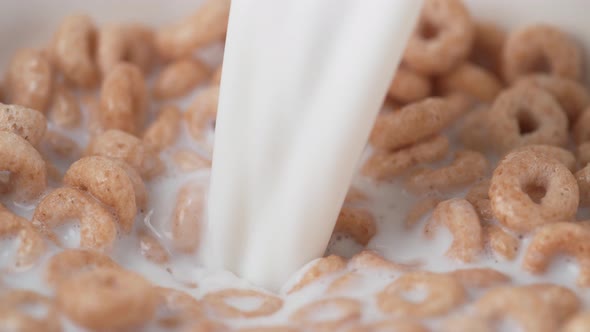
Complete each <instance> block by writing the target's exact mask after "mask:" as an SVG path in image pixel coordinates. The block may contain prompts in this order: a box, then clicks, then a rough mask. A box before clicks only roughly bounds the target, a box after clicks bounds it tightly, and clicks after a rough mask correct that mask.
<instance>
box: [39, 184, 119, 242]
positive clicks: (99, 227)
mask: <svg viewBox="0 0 590 332" xmlns="http://www.w3.org/2000/svg"><path fill="white" fill-rule="evenodd" d="M32 220H33V224H35V225H38V226H40V227H41V229H47V228H54V227H57V226H59V225H61V224H64V223H68V222H71V221H74V220H79V221H80V247H82V248H89V249H96V250H100V251H104V250H109V249H110V248H112V245H113V242H114V241H115V238H116V237H117V228H116V222H115V219H114V217H113V215H112V214H111V213H110V212H109V211H107V210H106V209H105V208H104V207H103V206H102V205H101V204H100V203H98V202H97V201H96V200H95V199H94V198H92V197H90V195H88V194H86V193H84V192H83V191H80V190H78V189H74V188H67V187H64V188H58V189H55V190H54V191H52V192H51V193H49V195H47V196H45V197H43V199H42V200H41V202H39V204H38V205H37V207H36V208H35V213H34V215H33V219H32ZM59 242H60V241H59V240H58V243H59Z"/></svg>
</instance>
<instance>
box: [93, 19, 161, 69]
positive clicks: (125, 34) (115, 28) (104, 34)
mask: <svg viewBox="0 0 590 332" xmlns="http://www.w3.org/2000/svg"><path fill="white" fill-rule="evenodd" d="M156 55H157V54H156V50H155V46H154V32H153V31H152V29H150V28H149V27H147V26H144V25H141V24H111V25H106V26H104V27H103V28H101V29H100V31H99V33H98V43H97V50H96V60H97V62H98V67H99V68H100V71H101V72H102V75H103V76H106V75H107V74H108V73H109V72H110V71H111V70H112V69H113V68H114V67H115V66H116V65H117V64H119V63H121V62H130V63H133V64H135V65H137V66H138V67H139V68H140V69H141V70H142V71H143V73H145V74H148V73H149V72H150V71H151V69H152V66H153V65H154V63H155V62H156V61H155V60H156V58H157V57H156Z"/></svg>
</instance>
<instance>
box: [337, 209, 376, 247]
mask: <svg viewBox="0 0 590 332" xmlns="http://www.w3.org/2000/svg"><path fill="white" fill-rule="evenodd" d="M334 233H345V234H348V235H350V236H352V238H353V239H354V240H355V241H356V242H358V243H359V244H361V245H363V246H366V245H367V244H368V243H369V241H371V238H373V236H375V233H377V225H376V224H375V218H374V217H373V214H372V213H371V212H369V211H368V210H365V209H361V208H351V207H346V206H344V207H342V209H341V210H340V214H339V215H338V219H337V220H336V225H335V226H334Z"/></svg>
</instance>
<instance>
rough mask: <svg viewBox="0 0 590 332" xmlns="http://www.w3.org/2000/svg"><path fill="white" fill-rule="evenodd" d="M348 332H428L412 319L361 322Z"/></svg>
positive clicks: (347, 331)
mask: <svg viewBox="0 0 590 332" xmlns="http://www.w3.org/2000/svg"><path fill="white" fill-rule="evenodd" d="M345 331H346V332H391V331H395V332H428V331H429V330H428V329H427V328H425V327H424V326H423V325H422V324H420V323H418V322H414V321H412V320H403V319H401V320H384V321H380V322H376V323H368V324H359V325H358V326H354V327H352V328H350V329H347V330H345Z"/></svg>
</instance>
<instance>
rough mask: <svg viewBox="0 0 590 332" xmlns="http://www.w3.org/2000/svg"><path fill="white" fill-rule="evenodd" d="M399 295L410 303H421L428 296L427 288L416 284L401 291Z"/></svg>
mask: <svg viewBox="0 0 590 332" xmlns="http://www.w3.org/2000/svg"><path fill="white" fill-rule="evenodd" d="M400 296H401V297H402V298H403V299H404V300H406V301H408V302H410V303H421V302H423V301H424V300H425V299H426V298H427V297H428V289H426V288H425V287H421V286H420V285H418V286H417V287H413V288H410V289H406V290H404V291H403V292H401V294H400Z"/></svg>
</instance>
